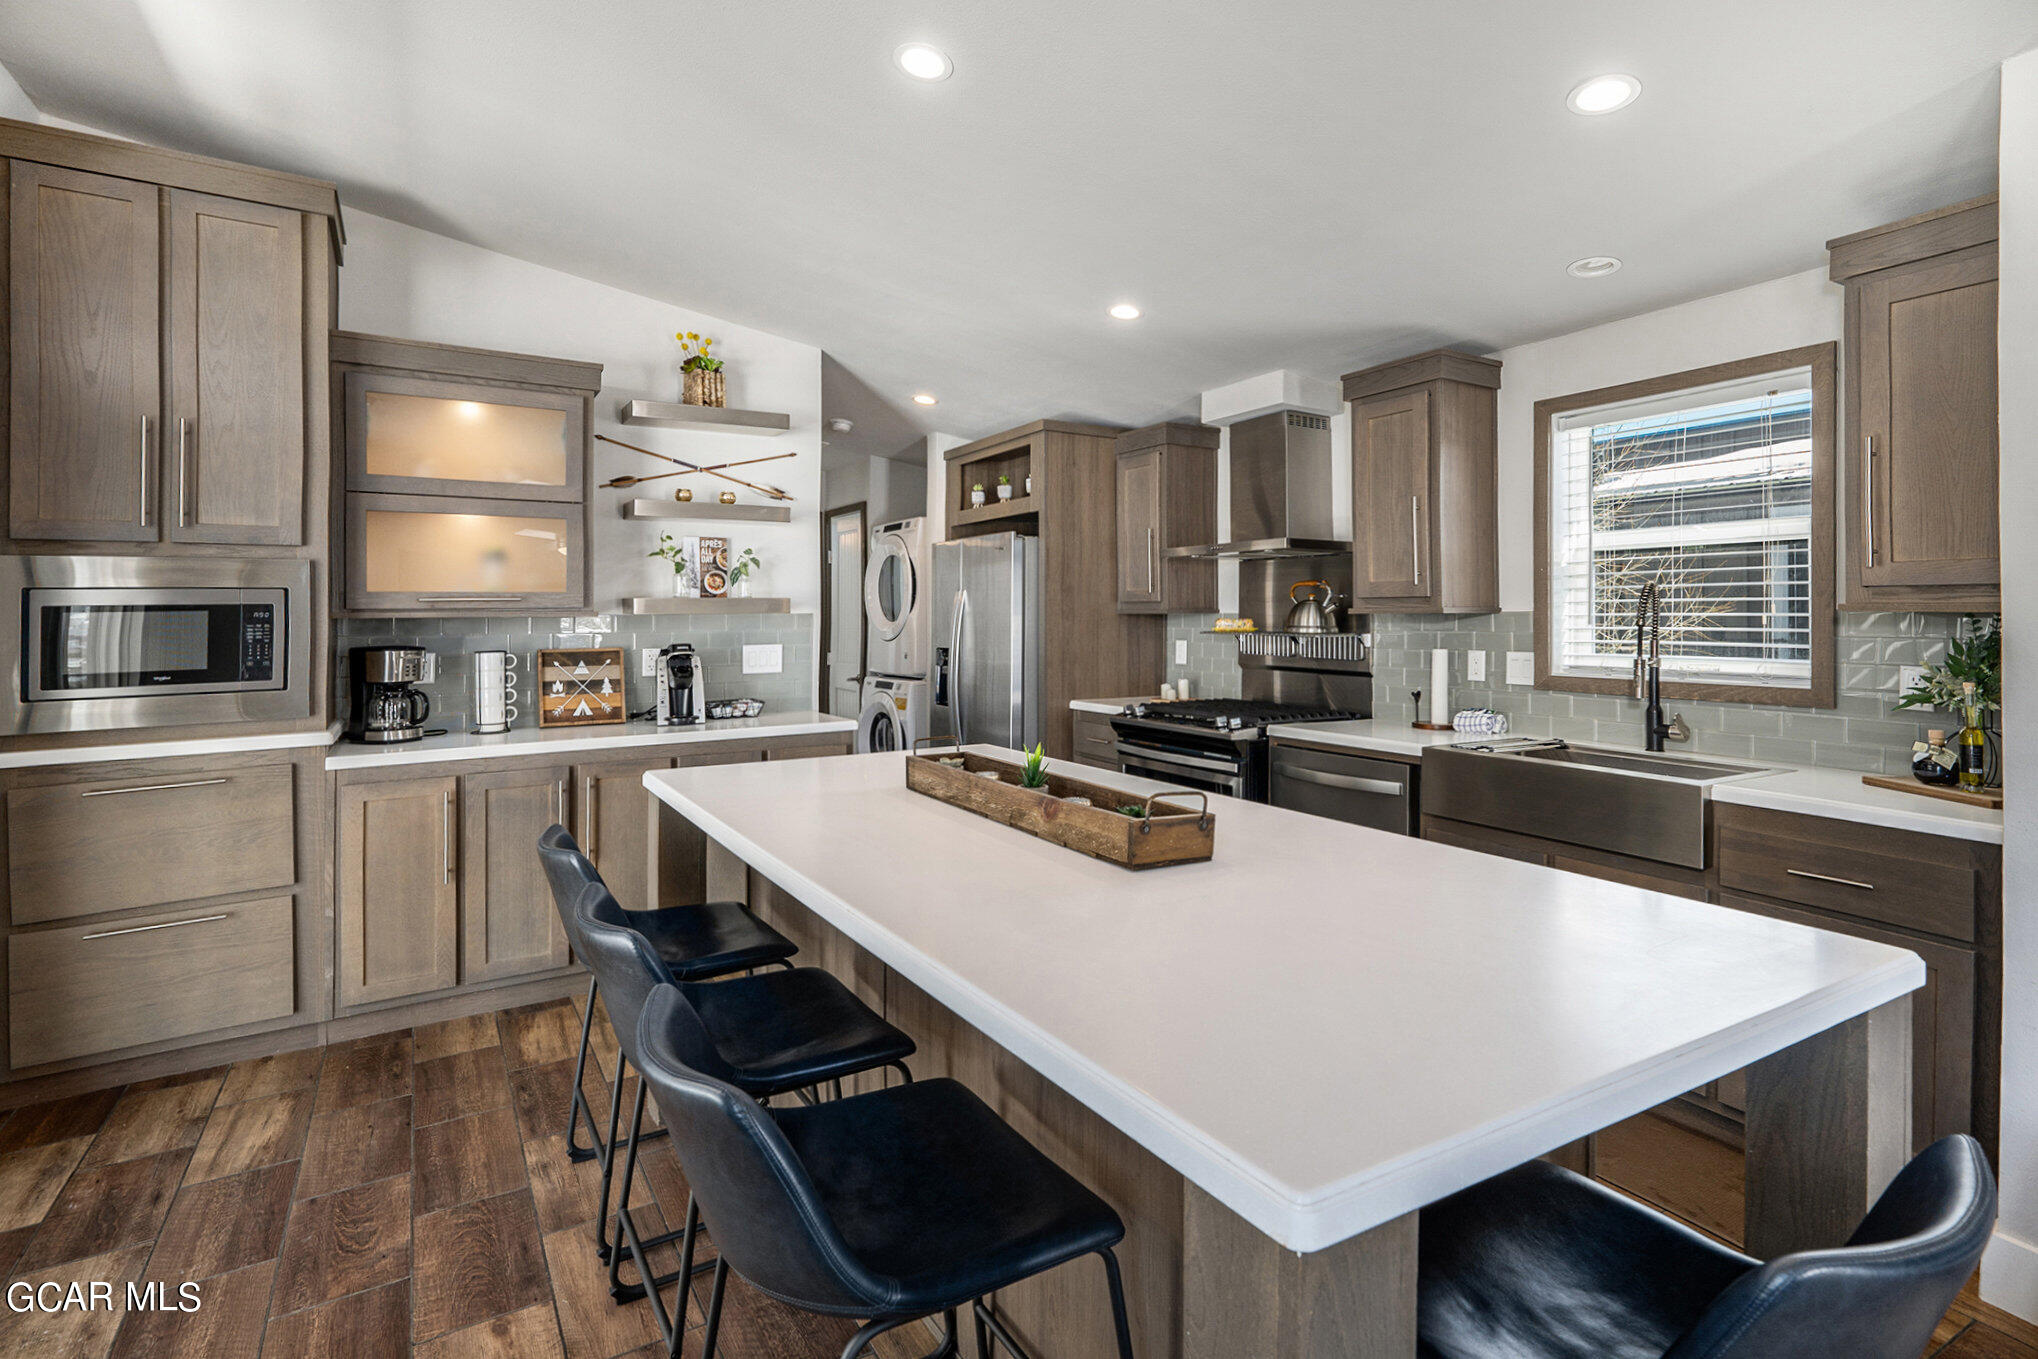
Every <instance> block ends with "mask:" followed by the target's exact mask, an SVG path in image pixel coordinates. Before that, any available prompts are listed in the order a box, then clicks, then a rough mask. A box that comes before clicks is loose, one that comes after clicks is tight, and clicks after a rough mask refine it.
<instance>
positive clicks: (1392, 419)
mask: <svg viewBox="0 0 2038 1359" xmlns="http://www.w3.org/2000/svg"><path fill="white" fill-rule="evenodd" d="M1499 386H1500V362H1499V360H1497V359H1488V358H1481V357H1479V356H1478V355H1475V354H1462V353H1459V352H1457V351H1456V350H1451V349H1437V350H1432V351H1430V352H1429V353H1426V354H1418V355H1416V356H1414V357H1413V358H1408V359H1402V360H1400V361H1398V362H1396V363H1389V364H1383V365H1381V366H1379V367H1376V368H1368V369H1365V370H1363V371H1360V372H1356V373H1347V374H1345V378H1344V397H1345V401H1346V402H1347V403H1348V404H1349V405H1350V407H1351V416H1352V596H1353V598H1352V606H1351V607H1352V608H1353V609H1354V610H1360V611H1364V610H1368V609H1379V610H1383V611H1390V612H1397V613H1492V612H1493V611H1495V610H1496V609H1498V608H1499V607H1500V566H1499V561H1500V556H1499V540H1498V534H1499V522H1498V519H1497V498H1498V491H1497V489H1496V483H1495V477H1496V475H1497V470H1496V469H1497V457H1498V447H1499V413H1498V401H1497V399H1496V397H1495V394H1494V393H1495V389H1497V388H1498V387H1499Z"/></svg>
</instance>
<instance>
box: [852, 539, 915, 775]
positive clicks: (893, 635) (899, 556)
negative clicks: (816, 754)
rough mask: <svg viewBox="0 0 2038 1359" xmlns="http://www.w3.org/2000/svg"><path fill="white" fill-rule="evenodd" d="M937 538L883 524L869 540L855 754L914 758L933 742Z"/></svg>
mask: <svg viewBox="0 0 2038 1359" xmlns="http://www.w3.org/2000/svg"><path fill="white" fill-rule="evenodd" d="M933 558H934V541H933V534H932V533H931V532H930V531H929V528H928V525H927V521H926V520H925V519H901V520H899V521H898V522H897V523H892V524H879V525H878V526H877V528H876V529H874V530H873V531H872V533H871V536H870V565H869V566H867V567H866V568H865V569H864V574H863V615H864V619H865V624H864V625H865V627H866V628H868V629H869V637H868V648H867V649H868V653H869V654H868V657H867V659H866V661H865V666H866V671H865V674H864V677H863V713H862V716H861V717H859V718H858V719H857V723H856V749H857V751H858V753H863V752H867V751H873V750H911V749H912V748H913V742H914V741H915V740H917V739H919V738H920V737H922V736H927V735H930V734H931V730H930V727H929V722H930V721H931V719H932V712H933V699H932V693H931V690H930V686H929V681H928V660H929V650H930V648H929V644H928V637H929V635H930V632H931V628H930V624H929V616H930V615H931V614H932V612H933V605H932V603H931V596H932V594H933V586H934V580H933Z"/></svg>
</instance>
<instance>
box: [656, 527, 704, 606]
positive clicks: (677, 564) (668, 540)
mask: <svg viewBox="0 0 2038 1359" xmlns="http://www.w3.org/2000/svg"><path fill="white" fill-rule="evenodd" d="M644 555H645V556H647V557H658V558H661V559H663V560H664V561H667V562H670V563H671V564H672V592H673V593H674V594H676V595H679V596H682V597H684V596H686V595H688V594H691V593H692V591H691V590H689V589H688V588H687V572H688V571H689V570H691V569H692V565H693V564H692V563H691V562H690V561H688V560H687V555H686V540H685V539H683V538H675V537H673V536H672V535H671V534H669V533H661V534H659V535H658V546H657V547H655V548H653V549H651V550H650V551H649V552H647V553H645V554H644Z"/></svg>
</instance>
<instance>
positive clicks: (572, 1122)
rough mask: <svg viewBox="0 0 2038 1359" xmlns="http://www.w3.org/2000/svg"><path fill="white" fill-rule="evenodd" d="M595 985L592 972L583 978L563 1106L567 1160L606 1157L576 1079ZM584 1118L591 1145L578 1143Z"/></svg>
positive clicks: (581, 1070)
mask: <svg viewBox="0 0 2038 1359" xmlns="http://www.w3.org/2000/svg"><path fill="white" fill-rule="evenodd" d="M598 985H599V983H597V982H596V981H595V979H594V976H593V974H589V976H588V979H587V1011H586V1013H584V1014H582V1015H581V1017H580V1056H579V1057H577V1058H576V1059H575V1060H574V1063H573V1099H572V1101H571V1102H570V1103H569V1104H568V1105H567V1108H566V1159H567V1160H569V1161H574V1162H580V1161H592V1160H594V1159H595V1158H596V1157H598V1156H599V1157H606V1156H607V1155H608V1149H607V1148H606V1147H604V1146H603V1145H602V1140H601V1129H600V1128H599V1127H597V1126H596V1124H595V1121H594V1110H592V1109H590V1108H588V1107H587V1096H586V1095H585V1094H584V1093H582V1091H581V1088H580V1081H581V1078H582V1077H583V1076H585V1075H586V1074H587V1048H588V1039H589V1036H590V1035H591V1034H592V1033H593V1032H594V995H595V990H596V987H597V986H598ZM583 1118H585V1119H586V1120H587V1135H588V1136H589V1137H591V1138H593V1139H594V1145H593V1146H591V1147H583V1146H581V1145H580V1120H581V1119H583Z"/></svg>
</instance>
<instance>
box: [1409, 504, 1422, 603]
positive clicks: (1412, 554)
mask: <svg viewBox="0 0 2038 1359" xmlns="http://www.w3.org/2000/svg"><path fill="white" fill-rule="evenodd" d="M1408 559H1409V560H1410V561H1411V562H1414V563H1415V583H1416V584H1417V585H1420V584H1422V497H1421V496H1419V495H1412V496H1410V497H1408Z"/></svg>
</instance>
